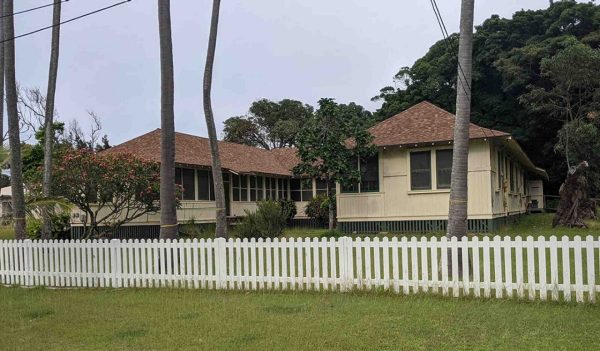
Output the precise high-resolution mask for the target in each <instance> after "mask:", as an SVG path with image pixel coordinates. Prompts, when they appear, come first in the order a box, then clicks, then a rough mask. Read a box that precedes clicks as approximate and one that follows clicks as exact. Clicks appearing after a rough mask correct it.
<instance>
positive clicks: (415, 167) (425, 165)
mask: <svg viewBox="0 0 600 351" xmlns="http://www.w3.org/2000/svg"><path fill="white" fill-rule="evenodd" d="M410 187H411V189H412V190H429V189H431V152H429V151H420V152H411V153H410Z"/></svg>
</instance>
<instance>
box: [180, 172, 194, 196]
mask: <svg viewBox="0 0 600 351" xmlns="http://www.w3.org/2000/svg"><path fill="white" fill-rule="evenodd" d="M181 171H182V172H181V184H182V186H183V200H196V180H195V179H194V178H195V177H196V176H195V174H194V170H193V169H189V168H183V169H182V170H181Z"/></svg>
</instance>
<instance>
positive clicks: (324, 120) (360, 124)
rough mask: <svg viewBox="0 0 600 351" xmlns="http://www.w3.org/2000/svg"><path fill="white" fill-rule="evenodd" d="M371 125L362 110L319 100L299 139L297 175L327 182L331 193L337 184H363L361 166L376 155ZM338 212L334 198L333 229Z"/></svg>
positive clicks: (295, 169) (331, 218) (352, 104)
mask: <svg viewBox="0 0 600 351" xmlns="http://www.w3.org/2000/svg"><path fill="white" fill-rule="evenodd" d="M370 124H371V113H370V112H368V111H365V110H364V109H363V108H362V106H359V105H356V104H354V103H350V104H348V105H343V104H337V103H336V102H335V101H333V99H321V100H319V109H318V110H317V112H316V113H315V114H314V116H313V117H311V118H309V119H308V120H307V121H306V124H305V125H304V127H303V128H302V130H301V132H300V134H299V135H298V139H297V144H298V156H299V158H300V163H299V164H298V165H297V166H296V167H294V169H293V172H294V174H295V175H296V176H298V177H302V176H307V175H308V176H310V177H313V178H317V179H319V180H323V181H325V182H326V183H327V189H331V188H333V186H334V185H335V183H336V182H337V183H340V184H342V186H347V185H352V184H355V183H357V182H359V181H360V178H361V172H360V171H359V169H358V167H357V165H358V162H359V161H362V160H364V159H365V158H366V157H368V156H371V155H372V154H373V153H374V152H376V150H375V149H374V148H373V147H372V146H371V141H372V138H373V137H372V135H371V134H370V133H369V131H368V127H369V126H370ZM330 195H331V194H330ZM334 208H335V203H334V199H333V198H330V199H329V209H328V210H329V229H333V227H334V224H335V212H334Z"/></svg>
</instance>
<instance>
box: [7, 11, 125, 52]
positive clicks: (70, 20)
mask: <svg viewBox="0 0 600 351" xmlns="http://www.w3.org/2000/svg"><path fill="white" fill-rule="evenodd" d="M128 2H131V0H124V1H121V2H118V3H116V4H112V5H110V6H106V7H103V8H100V9H98V10H95V11H92V12H88V13H84V14H83V15H81V16H77V17H73V18H71V19H68V20H66V21H62V22H60V23H58V24H53V25H51V26H47V27H44V28H40V29H36V30H34V31H31V32H28V33H24V34H20V35H17V36H14V37H12V38H9V39H5V40H2V41H0V44H2V43H6V42H7V41H11V40H15V39H19V38H23V37H26V36H29V35H32V34H36V33H39V32H42V31H45V30H47V29H52V28H54V27H57V26H62V25H63V24H66V23H69V22H73V21H76V20H78V19H82V18H84V17H87V16H91V15H94V14H96V13H99V12H102V11H106V10H108V9H111V8H113V7H117V6H119V5H123V4H125V3H128Z"/></svg>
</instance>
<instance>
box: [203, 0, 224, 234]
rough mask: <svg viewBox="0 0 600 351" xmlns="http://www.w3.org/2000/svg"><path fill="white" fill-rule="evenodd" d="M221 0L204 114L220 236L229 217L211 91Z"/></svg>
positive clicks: (215, 20)
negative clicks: (227, 215)
mask: <svg viewBox="0 0 600 351" xmlns="http://www.w3.org/2000/svg"><path fill="white" fill-rule="evenodd" d="M220 6H221V0H213V8H212V16H211V19H210V34H209V37H208V50H207V52H206V66H205V67H204V85H203V97H204V116H205V117H206V128H207V129H208V139H209V141H210V155H211V157H212V175H213V179H214V183H215V201H216V205H217V210H216V217H217V228H216V233H215V234H216V236H217V237H218V238H226V237H227V218H226V213H225V189H224V187H223V173H222V172H221V158H220V157H219V144H218V140H217V131H216V128H215V119H214V116H213V111H212V103H211V99H210V91H211V87H212V72H213V65H214V62H215V48H216V46H217V29H218V27H219V7H220Z"/></svg>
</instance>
